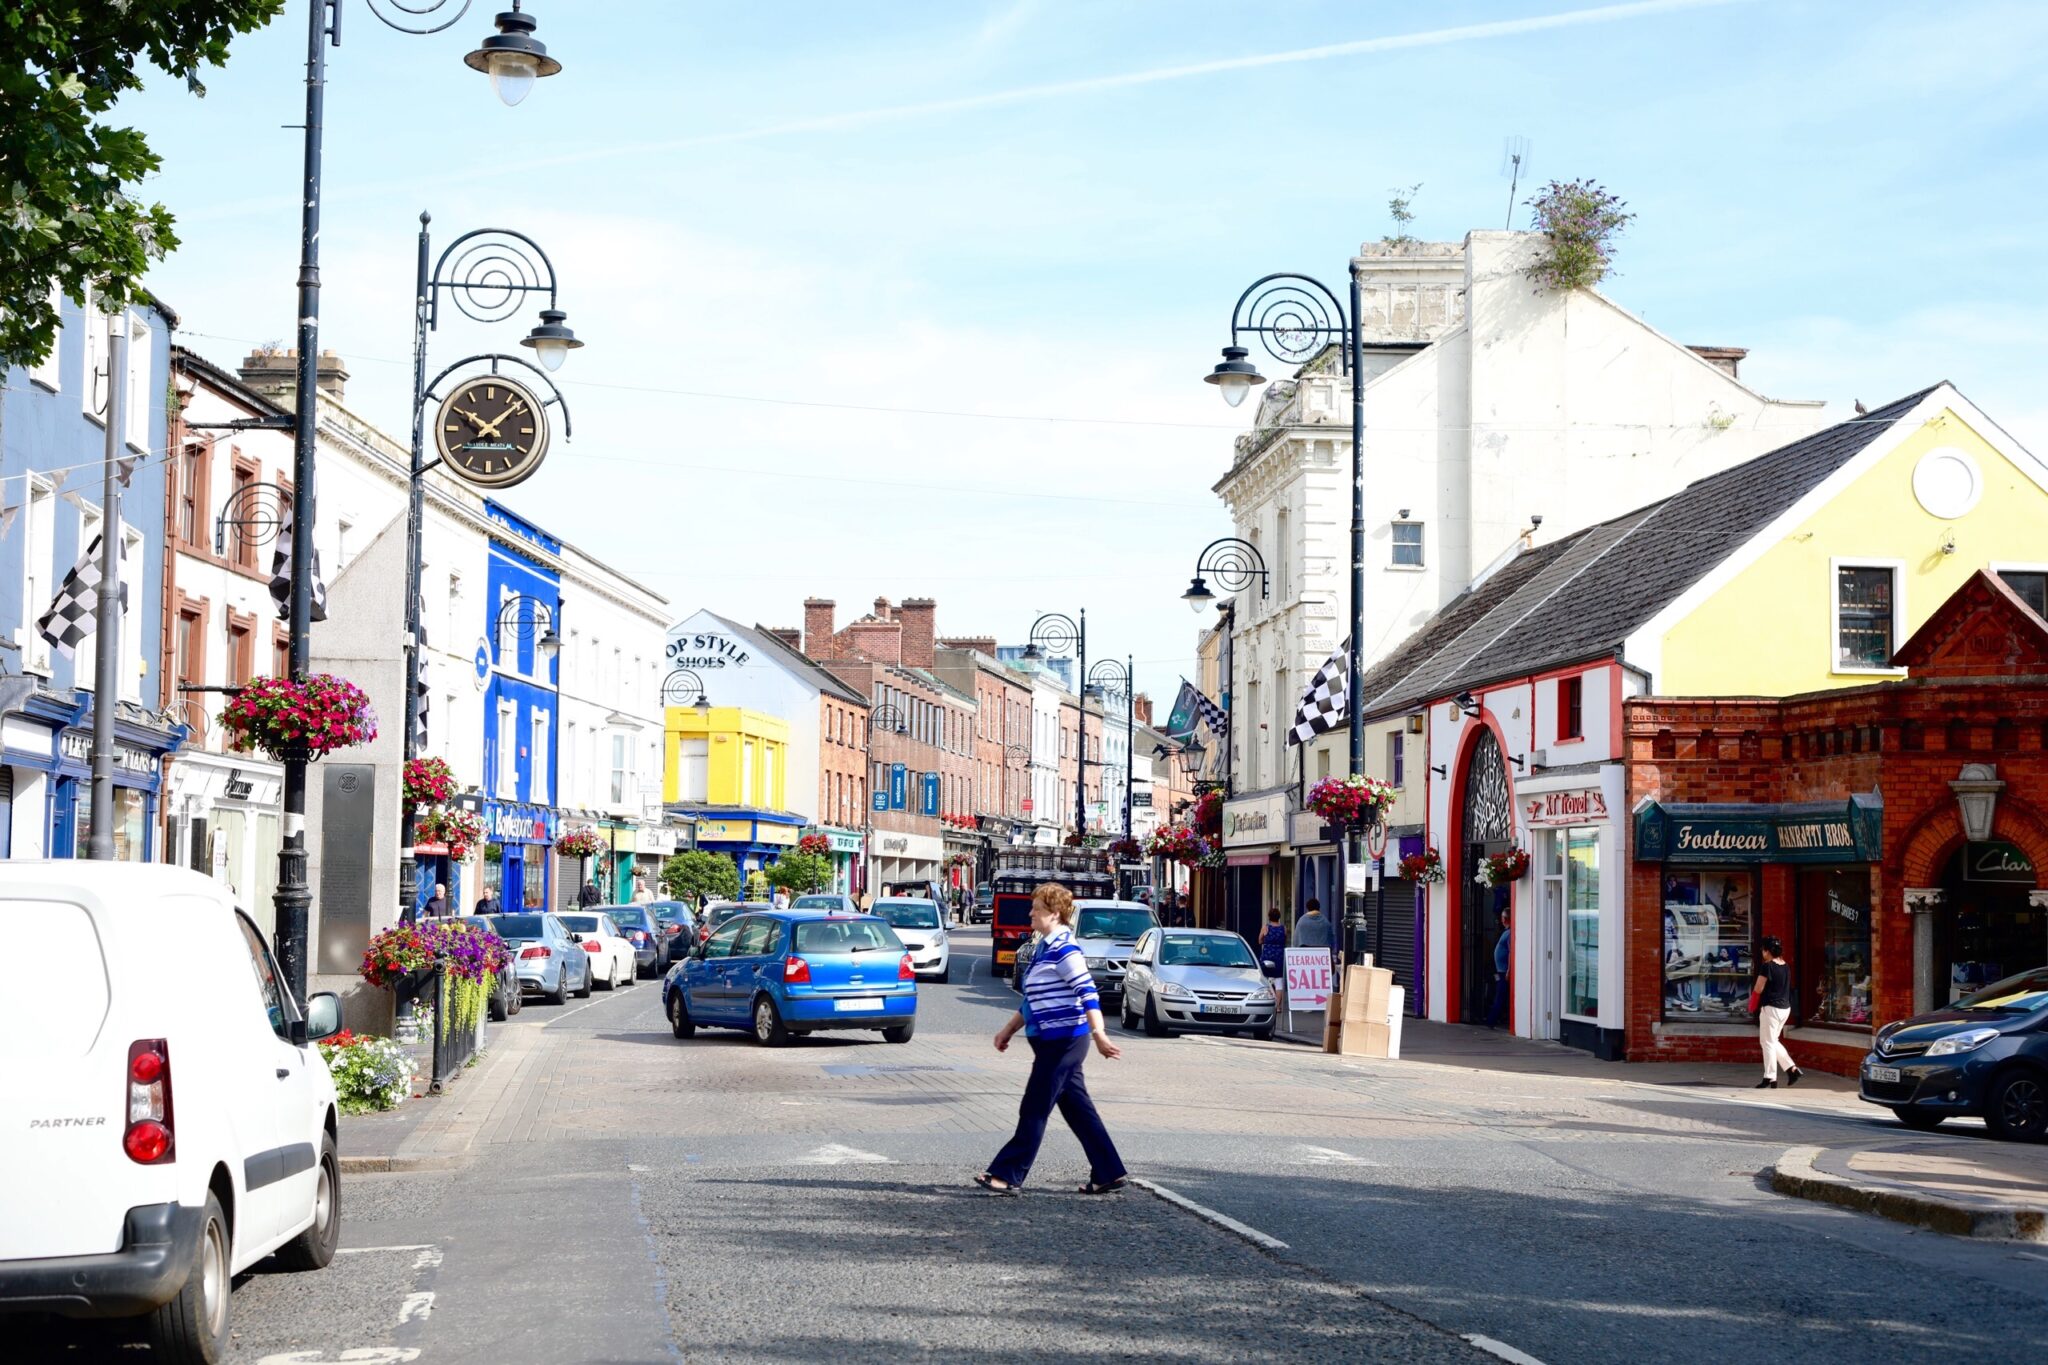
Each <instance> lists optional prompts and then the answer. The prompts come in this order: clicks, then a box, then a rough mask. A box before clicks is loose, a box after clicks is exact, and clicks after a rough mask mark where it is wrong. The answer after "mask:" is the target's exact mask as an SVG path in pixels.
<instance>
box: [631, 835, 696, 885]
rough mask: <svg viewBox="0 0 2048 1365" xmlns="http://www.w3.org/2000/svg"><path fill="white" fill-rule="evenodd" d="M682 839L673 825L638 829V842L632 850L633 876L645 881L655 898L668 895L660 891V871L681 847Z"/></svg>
mask: <svg viewBox="0 0 2048 1365" xmlns="http://www.w3.org/2000/svg"><path fill="white" fill-rule="evenodd" d="M683 837H684V831H683V830H681V829H678V828H677V827H676V826H674V825H642V826H641V827H640V841H639V844H638V846H637V847H636V848H635V850H634V864H633V875H634V876H635V877H637V878H641V879H643V880H645V881H646V883H647V886H648V888H649V890H651V891H652V892H653V893H654V894H655V895H656V896H664V895H667V894H668V893H667V892H665V891H663V890H662V886H661V869H662V868H663V867H665V866H667V864H668V860H669V859H670V858H672V857H674V856H675V854H676V850H677V849H679V848H680V847H681V846H682V840H683Z"/></svg>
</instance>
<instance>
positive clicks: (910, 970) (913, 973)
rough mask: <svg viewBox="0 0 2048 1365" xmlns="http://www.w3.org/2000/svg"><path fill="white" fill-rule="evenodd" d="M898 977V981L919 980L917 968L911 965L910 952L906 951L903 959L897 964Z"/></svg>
mask: <svg viewBox="0 0 2048 1365" xmlns="http://www.w3.org/2000/svg"><path fill="white" fill-rule="evenodd" d="M896 979H897V980H898V981H915V980H917V968H915V967H913V966H911V965H910V954H909V953H905V954H904V955H903V960H902V961H901V962H899V963H897V964H896Z"/></svg>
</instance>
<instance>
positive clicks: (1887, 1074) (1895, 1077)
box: [1870, 1066, 1899, 1085]
mask: <svg viewBox="0 0 2048 1365" xmlns="http://www.w3.org/2000/svg"><path fill="white" fill-rule="evenodd" d="M1870 1079H1871V1080H1873V1081H1878V1082H1880V1083H1882V1084H1884V1085H1897V1084H1898V1083H1899V1069H1898V1068H1897V1067H1895V1066H1874V1067H1872V1068H1870Z"/></svg>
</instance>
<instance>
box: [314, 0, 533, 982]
mask: <svg viewBox="0 0 2048 1365" xmlns="http://www.w3.org/2000/svg"><path fill="white" fill-rule="evenodd" d="M364 2H365V3H366V4H367V5H368V6H369V9H370V13H371V14H373V15H375V16H376V17H377V20H378V21H379V22H380V23H382V24H383V25H384V26H385V27H387V28H390V29H393V30H395V31H397V32H399V33H409V34H413V35H415V36H418V35H424V34H429V33H439V32H441V31H442V30H443V29H446V28H448V27H450V26H451V25H453V24H455V23H456V22H457V21H459V20H460V19H461V18H462V16H463V15H464V14H466V13H468V12H469V0H364ZM342 4H343V0H307V4H306V118H305V122H304V123H303V124H301V125H300V127H301V128H302V129H303V130H304V154H303V159H302V162H301V172H300V184H299V272H298V279H297V307H296V308H295V310H294V311H293V313H292V316H293V317H294V318H296V319H298V327H297V332H296V335H297V338H298V348H299V355H298V361H299V364H298V377H297V380H296V384H297V391H296V393H295V394H294V395H293V405H292V424H291V431H292V488H293V489H294V491H295V494H296V497H297V503H296V505H295V507H294V508H293V514H294V518H293V519H294V524H295V526H296V528H297V530H296V533H295V534H294V535H293V536H292V545H291V592H290V595H289V599H288V600H289V603H290V605H289V608H288V611H287V617H288V621H287V625H286V630H287V634H286V640H287V655H286V658H287V662H286V668H287V669H288V671H289V672H290V673H291V675H292V676H293V677H294V678H304V677H305V676H306V675H307V674H308V673H309V672H310V671H311V668H312V661H313V636H312V614H313V531H314V528H315V526H316V525H318V516H317V507H316V502H315V490H316V489H317V487H318V483H317V480H316V479H315V477H314V476H315V474H316V472H317V466H318V459H317V457H316V446H317V439H318V435H319V421H320V201H321V197H322V185H321V176H320V162H321V153H322V149H323V146H324V144H325V142H326V129H327V48H328V47H329V45H330V44H331V45H336V46H338V45H339V44H340V42H341V12H342ZM451 6H453V8H452V10H451V9H450V7H451ZM387 11H388V12H387ZM444 11H447V12H448V13H449V17H448V18H447V19H445V20H441V21H440V22H435V21H436V19H437V18H438V16H439V15H440V14H442V13H443V12H444ZM509 17H510V18H511V20H512V22H511V24H510V25H509V27H508V25H507V24H506V22H505V21H506V19H507V18H508V16H506V15H500V16H499V22H498V28H499V35H498V40H495V41H494V40H493V39H490V38H486V39H485V40H484V43H483V46H482V47H480V48H478V49H477V53H483V54H486V57H487V61H486V64H485V65H484V66H482V67H480V68H479V69H481V70H486V71H491V66H490V65H489V62H488V54H490V53H492V52H499V53H502V57H501V58H500V69H499V70H497V71H492V75H493V80H494V82H495V83H496V84H497V88H498V93H499V98H501V99H504V98H507V97H508V96H512V95H523V94H524V93H525V90H524V89H523V88H518V81H519V76H520V74H521V73H520V72H519V71H517V70H514V68H516V67H520V66H522V65H523V63H522V61H521V54H523V55H524V57H525V58H527V59H530V61H531V70H532V77H533V78H535V79H537V78H539V77H541V76H547V75H553V74H554V73H555V72H557V71H559V70H561V69H562V66H561V63H560V62H558V61H556V60H554V59H553V58H551V57H549V56H547V50H546V49H545V48H544V47H542V46H541V44H540V43H539V41H538V40H537V39H535V38H534V37H533V36H532V34H533V30H534V27H535V25H534V22H533V20H532V19H531V18H530V17H528V16H526V15H524V14H522V13H520V11H519V4H518V0H514V3H513V8H512V13H511V15H510V16H509ZM507 39H510V40H511V41H509V42H507V41H504V40H507ZM477 53H472V54H471V56H472V57H474V56H476V55H477ZM468 60H469V59H467V58H465V61H468ZM470 64H471V65H476V64H475V63H474V62H471V63H470ZM506 77H509V78H510V82H511V83H510V84H509V85H508V84H507V83H506V79H505V78H506ZM528 84H529V86H530V81H529V82H528ZM414 446H415V448H417V446H418V441H417V440H415V441H414ZM416 582H417V579H416V578H415V579H413V580H411V581H410V582H409V584H408V587H409V588H411V586H412V583H416ZM410 595H411V596H412V597H413V598H417V597H418V592H417V590H416V589H413V590H412V591H411V593H410ZM407 610H408V613H411V612H412V610H413V608H412V607H410V606H409V607H408V608H407ZM414 624H416V619H415V620H414ZM415 634H416V633H415ZM412 648H413V646H412V645H411V644H410V643H408V646H407V649H408V656H409V658H410V655H411V650H412ZM406 672H407V679H406V682H407V688H408V690H407V694H406V705H407V709H408V711H411V709H412V708H413V706H414V705H415V704H416V703H415V696H416V691H415V689H416V688H417V685H418V670H417V661H416V660H414V661H413V662H411V663H409V664H408V666H407V669H406ZM408 719H409V720H410V719H411V718H410V717H409V718H408ZM412 730H413V727H412V724H410V723H409V724H408V725H407V727H406V733H407V737H408V742H409V743H410V742H411V736H412ZM307 761H308V760H307V759H306V758H303V757H289V758H287V759H286V760H285V763H284V819H283V822H282V829H281V831H280V832H281V835H282V837H281V838H280V840H279V843H278V850H277V895H276V898H275V903H276V906H277V955H278V959H279V965H280V966H282V967H283V969H284V976H285V982H286V984H287V985H288V986H289V987H290V989H291V991H292V993H293V994H294V995H295V996H297V997H298V998H299V999H300V1000H302V1001H303V1000H304V999H305V998H306V959H307V951H306V947H307V945H306V937H307V934H306V921H307V912H308V911H309V910H310V908H311V907H312V903H313V889H312V887H311V886H309V885H307V882H306V856H307V855H306V764H307ZM411 843H412V839H411V835H410V833H409V825H408V833H407V835H406V838H405V844H406V846H407V847H410V845H411Z"/></svg>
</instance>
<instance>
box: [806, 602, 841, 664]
mask: <svg viewBox="0 0 2048 1365" xmlns="http://www.w3.org/2000/svg"><path fill="white" fill-rule="evenodd" d="M837 606H838V603H836V602H834V601H833V600H832V599H831V598H829V597H806V598H805V599H804V645H803V649H804V653H806V654H808V655H810V656H811V657H812V658H813V659H829V658H832V657H833V653H832V633H833V632H832V613H833V611H834V609H835V608H836V607H837Z"/></svg>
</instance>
